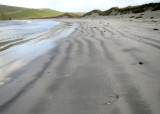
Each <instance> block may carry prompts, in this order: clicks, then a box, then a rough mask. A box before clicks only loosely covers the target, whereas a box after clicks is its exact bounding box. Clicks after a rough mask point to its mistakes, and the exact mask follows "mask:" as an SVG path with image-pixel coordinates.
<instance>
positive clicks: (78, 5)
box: [0, 0, 160, 12]
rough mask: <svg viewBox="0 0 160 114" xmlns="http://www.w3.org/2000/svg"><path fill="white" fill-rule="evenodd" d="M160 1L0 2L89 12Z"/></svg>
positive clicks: (64, 0)
mask: <svg viewBox="0 0 160 114" xmlns="http://www.w3.org/2000/svg"><path fill="white" fill-rule="evenodd" d="M150 2H160V0H0V4H5V5H11V6H20V7H28V8H50V9H53V10H57V11H64V12H87V11H91V10H93V9H100V10H107V9H109V8H111V7H114V6H118V7H125V6H129V5H132V6H133V5H140V4H144V3H150Z"/></svg>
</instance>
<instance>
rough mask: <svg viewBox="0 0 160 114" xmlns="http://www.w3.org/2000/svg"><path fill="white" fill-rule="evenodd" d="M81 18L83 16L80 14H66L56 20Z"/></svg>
mask: <svg viewBox="0 0 160 114" xmlns="http://www.w3.org/2000/svg"><path fill="white" fill-rule="evenodd" d="M81 16H82V14H80V13H64V14H62V15H60V16H57V17H55V18H63V17H67V18H79V17H81Z"/></svg>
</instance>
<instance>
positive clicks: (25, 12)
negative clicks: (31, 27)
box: [0, 5, 64, 20]
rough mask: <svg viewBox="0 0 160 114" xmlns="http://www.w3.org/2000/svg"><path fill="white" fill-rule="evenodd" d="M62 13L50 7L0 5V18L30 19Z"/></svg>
mask: <svg viewBox="0 0 160 114" xmlns="http://www.w3.org/2000/svg"><path fill="white" fill-rule="evenodd" d="M62 14H64V13H63V12H59V11H54V10H51V9H31V8H22V7H13V6H6V5H0V19H1V20H5V19H30V18H40V17H53V16H59V15H62Z"/></svg>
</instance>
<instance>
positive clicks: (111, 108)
mask: <svg viewBox="0 0 160 114" xmlns="http://www.w3.org/2000/svg"><path fill="white" fill-rule="evenodd" d="M60 21H63V22H70V23H78V24H79V26H78V28H77V29H76V31H75V32H74V33H72V34H71V35H70V36H69V37H67V38H65V39H63V40H60V41H59V42H58V45H57V47H56V48H55V49H54V50H53V51H51V52H50V55H51V57H50V58H49V61H48V62H47V63H46V64H45V66H44V68H42V70H41V71H40V72H39V74H37V75H35V78H33V80H32V81H31V82H29V83H28V84H26V85H25V86H24V87H23V88H22V89H20V90H19V91H17V92H16V93H15V94H14V95H12V96H11V95H10V96H9V94H11V93H12V92H13V91H15V90H13V89H9V87H8V88H7V87H6V88H7V89H5V90H4V94H3V96H0V100H1V101H0V103H1V104H0V105H1V106H0V113H1V114H159V113H160V108H159V107H160V30H157V31H154V30H153V29H155V28H158V29H160V24H159V22H157V23H156V22H143V21H130V19H107V18H104V19H79V20H76V19H73V20H71V19H70V20H69V19H63V20H60ZM139 62H142V64H139ZM37 67H38V66H37ZM35 69H36V68H35ZM23 81H24V80H23ZM17 83H19V85H20V83H21V82H17ZM10 88H11V87H10ZM3 89H4V88H3ZM7 90H8V91H7ZM1 91H2V90H1ZM2 101H3V102H2Z"/></svg>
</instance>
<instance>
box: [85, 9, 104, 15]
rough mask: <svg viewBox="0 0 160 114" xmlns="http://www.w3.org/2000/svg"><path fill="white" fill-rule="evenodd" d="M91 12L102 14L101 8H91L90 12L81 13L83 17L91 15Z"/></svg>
mask: <svg viewBox="0 0 160 114" xmlns="http://www.w3.org/2000/svg"><path fill="white" fill-rule="evenodd" d="M93 13H97V14H99V15H102V14H103V12H102V11H101V10H98V9H95V10H92V11H90V12H88V13H85V14H84V15H83V17H85V16H89V15H92V14H93Z"/></svg>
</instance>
